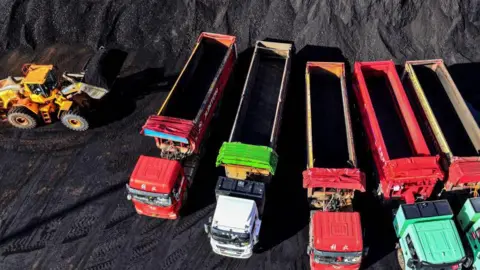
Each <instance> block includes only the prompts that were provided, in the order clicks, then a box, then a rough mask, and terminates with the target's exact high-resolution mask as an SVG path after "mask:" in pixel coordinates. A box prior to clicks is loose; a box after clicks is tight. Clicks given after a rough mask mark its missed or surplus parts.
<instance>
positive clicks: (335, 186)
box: [303, 62, 365, 210]
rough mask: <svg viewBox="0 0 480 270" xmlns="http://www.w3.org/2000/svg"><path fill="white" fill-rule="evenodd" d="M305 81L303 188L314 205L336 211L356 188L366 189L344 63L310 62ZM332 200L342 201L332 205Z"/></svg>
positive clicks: (348, 202) (345, 203) (349, 199)
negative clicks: (305, 152)
mask: <svg viewBox="0 0 480 270" xmlns="http://www.w3.org/2000/svg"><path fill="white" fill-rule="evenodd" d="M305 80H306V108H307V109H306V112H307V159H308V164H307V170H305V171H304V172H303V176H304V177H303V187H304V188H307V190H308V193H307V195H308V198H309V200H310V203H311V205H312V206H313V207H315V208H317V209H322V210H337V209H331V207H343V206H346V205H350V204H351V199H352V198H353V193H354V191H355V190H360V191H365V177H364V176H363V174H362V173H361V172H360V170H359V169H358V168H357V158H356V155H355V146H354V140H353V132H352V123H351V116H350V109H349V102H348V94H347V88H346V82H345V65H344V64H343V63H327V62H308V63H307V67H306V72H305ZM332 200H335V201H338V202H339V203H338V204H337V203H335V206H333V205H330V202H331V201H332ZM327 202H328V203H327ZM330 206H331V207H330Z"/></svg>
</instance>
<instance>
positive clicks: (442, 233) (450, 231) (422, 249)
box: [411, 220, 465, 264]
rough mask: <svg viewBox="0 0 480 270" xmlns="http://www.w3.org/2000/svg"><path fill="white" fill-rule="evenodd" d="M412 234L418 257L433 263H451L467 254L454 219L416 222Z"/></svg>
mask: <svg viewBox="0 0 480 270" xmlns="http://www.w3.org/2000/svg"><path fill="white" fill-rule="evenodd" d="M412 226H414V230H415V232H416V235H415V234H413V235H411V237H412V241H413V243H414V245H415V249H416V251H417V254H418V257H419V259H420V260H421V261H425V262H428V263H432V264H442V263H451V262H456V261H459V260H461V259H462V258H463V257H464V256H465V251H464V250H463V247H462V243H461V241H460V237H459V235H458V232H457V229H456V227H455V224H454V223H453V220H439V221H431V222H423V223H416V224H414V225H412Z"/></svg>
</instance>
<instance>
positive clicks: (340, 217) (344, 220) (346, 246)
mask: <svg viewBox="0 0 480 270" xmlns="http://www.w3.org/2000/svg"><path fill="white" fill-rule="evenodd" d="M311 226H313V229H312V232H313V241H314V242H313V246H314V248H315V249H316V250H321V251H331V252H352V251H362V250H363V236H362V224H361V222H360V215H359V214H358V213H356V212H322V211H316V212H315V213H314V214H313V216H312V225H311Z"/></svg>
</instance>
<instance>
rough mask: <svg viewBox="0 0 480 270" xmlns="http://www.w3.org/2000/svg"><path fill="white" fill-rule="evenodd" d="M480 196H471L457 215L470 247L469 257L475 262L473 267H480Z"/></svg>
mask: <svg viewBox="0 0 480 270" xmlns="http://www.w3.org/2000/svg"><path fill="white" fill-rule="evenodd" d="M479 220H480V197H475V198H470V199H468V200H467V201H466V202H465V204H464V205H463V207H462V209H461V210H460V212H459V213H458V215H457V221H458V225H459V226H460V229H461V231H462V232H463V233H464V234H465V239H466V241H467V242H468V246H469V248H470V249H467V253H468V255H469V256H468V257H469V258H471V263H473V266H472V269H474V270H479V269H480V221H479Z"/></svg>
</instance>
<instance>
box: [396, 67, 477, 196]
mask: <svg viewBox="0 0 480 270" xmlns="http://www.w3.org/2000/svg"><path fill="white" fill-rule="evenodd" d="M402 79H403V81H404V82H405V83H406V84H407V85H408V86H409V90H412V91H411V92H412V93H414V94H413V95H412V96H413V98H414V101H415V103H416V104H418V105H419V107H420V110H419V111H420V115H421V116H422V119H424V120H425V121H424V122H425V123H426V127H427V130H428V132H429V134H430V135H432V137H433V139H434V142H435V148H436V150H437V151H438V153H440V155H441V157H442V158H443V162H442V165H443V166H444V170H445V171H446V172H448V173H447V175H446V176H447V177H446V181H445V190H446V191H452V190H466V191H470V192H473V193H474V194H475V196H478V189H479V184H480V154H479V153H480V129H479V127H478V124H477V121H476V120H475V118H474V117H473V115H472V113H471V111H470V110H469V108H468V105H467V103H465V100H464V99H463V97H462V95H461V94H460V92H459V91H458V89H457V86H456V85H455V83H454V82H453V79H452V78H451V76H450V73H449V72H448V70H447V67H446V66H445V64H444V63H443V61H442V60H440V59H434V60H419V61H407V62H406V63H405V71H404V73H403V76H402Z"/></svg>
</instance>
